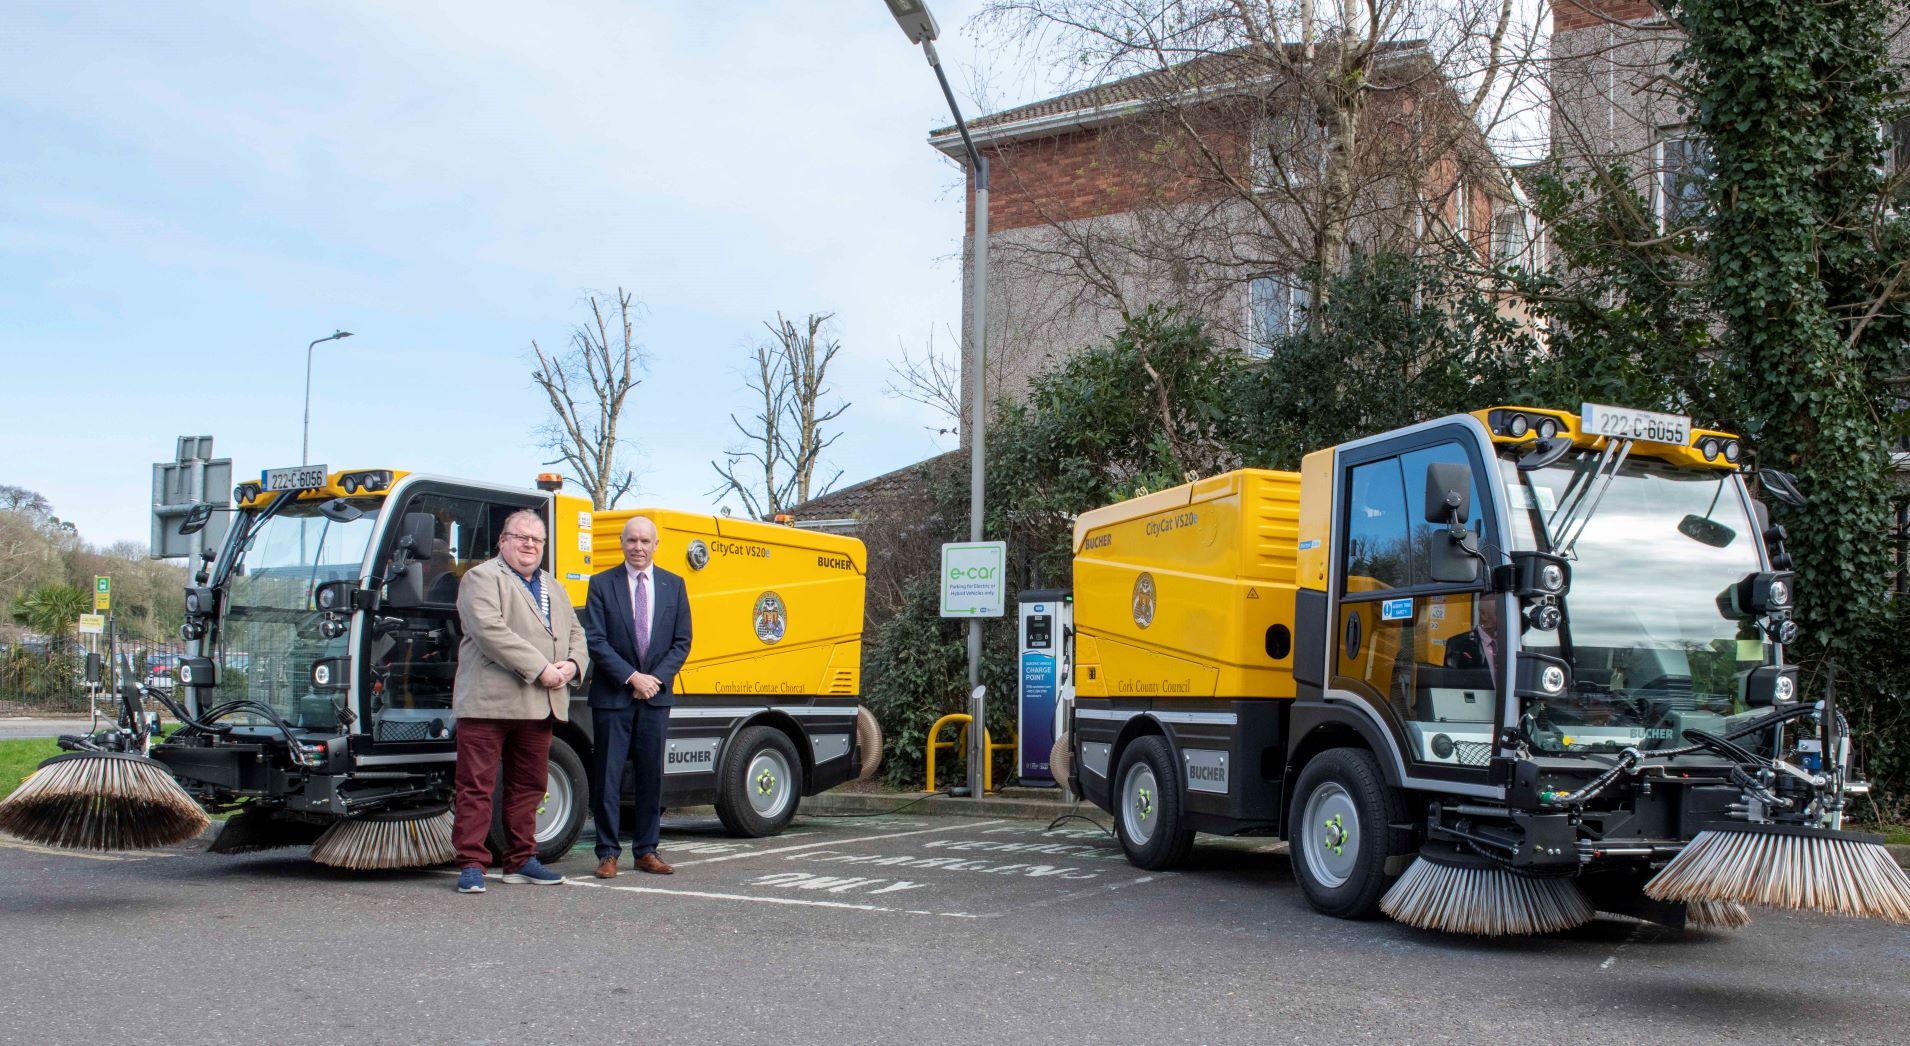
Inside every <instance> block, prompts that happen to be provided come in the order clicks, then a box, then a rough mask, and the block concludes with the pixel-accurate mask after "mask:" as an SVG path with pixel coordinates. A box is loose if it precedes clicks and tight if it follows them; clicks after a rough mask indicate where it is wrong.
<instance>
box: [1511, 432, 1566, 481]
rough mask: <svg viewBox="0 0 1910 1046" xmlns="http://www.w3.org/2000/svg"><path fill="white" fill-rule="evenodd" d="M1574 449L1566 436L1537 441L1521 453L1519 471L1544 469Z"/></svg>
mask: <svg viewBox="0 0 1910 1046" xmlns="http://www.w3.org/2000/svg"><path fill="white" fill-rule="evenodd" d="M1571 449H1572V441H1571V440H1570V439H1568V438H1566V437H1564V436H1553V437H1552V438H1551V439H1542V440H1537V441H1535V442H1534V443H1533V444H1532V446H1531V448H1530V449H1528V450H1527V451H1526V452H1525V453H1523V454H1521V455H1519V461H1518V465H1519V471H1520V472H1532V471H1535V470H1537V469H1542V468H1544V467H1545V466H1547V465H1550V464H1552V463H1553V462H1555V461H1557V460H1558V459H1560V458H1562V457H1564V456H1565V454H1566V452H1567V451H1570V450H1571Z"/></svg>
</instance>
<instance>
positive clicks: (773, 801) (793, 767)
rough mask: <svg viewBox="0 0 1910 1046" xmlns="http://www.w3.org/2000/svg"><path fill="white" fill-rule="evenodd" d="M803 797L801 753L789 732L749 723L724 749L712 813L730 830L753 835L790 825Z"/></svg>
mask: <svg viewBox="0 0 1910 1046" xmlns="http://www.w3.org/2000/svg"><path fill="white" fill-rule="evenodd" d="M801 799H802V758H801V757H800V756H798V755H797V754H796V746H795V745H793V744H790V743H789V736H788V735H787V734H784V733H783V732H782V731H781V730H778V729H776V728H775V727H773V726H752V727H748V728H746V729H745V730H743V732H742V733H739V734H737V735H736V740H734V741H732V742H730V744H729V746H728V747H727V749H725V751H724V752H723V769H722V772H721V773H720V774H718V776H717V786H716V816H717V817H719V818H721V819H722V821H723V827H725V828H727V829H729V830H730V834H731V835H740V836H743V837H744V838H748V839H754V838H757V837H760V836H765V835H775V834H776V833H778V832H780V831H782V830H783V829H784V828H787V827H789V822H790V819H792V818H794V817H795V816H796V805H797V803H798V802H800V801H801Z"/></svg>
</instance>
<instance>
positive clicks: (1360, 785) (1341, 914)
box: [1287, 748, 1406, 919]
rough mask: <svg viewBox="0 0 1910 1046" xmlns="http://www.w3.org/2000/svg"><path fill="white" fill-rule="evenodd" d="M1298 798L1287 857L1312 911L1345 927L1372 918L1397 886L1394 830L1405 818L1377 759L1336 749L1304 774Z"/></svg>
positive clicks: (1296, 789) (1296, 793)
mask: <svg viewBox="0 0 1910 1046" xmlns="http://www.w3.org/2000/svg"><path fill="white" fill-rule="evenodd" d="M1293 796H1294V798H1293V824H1292V825H1291V826H1290V828H1289V830H1288V833H1287V836H1288V852H1289V853H1290V854H1291V855H1292V858H1293V876H1294V878H1296V879H1298V880H1300V889H1301V890H1302V891H1303V892H1305V894H1306V899H1307V903H1308V904H1311V905H1312V906H1313V907H1314V908H1315V909H1316V910H1318V911H1321V912H1324V913H1326V914H1327V915H1331V916H1336V917H1338V918H1341V919H1365V918H1369V917H1371V916H1372V915H1373V914H1374V913H1376V912H1378V911H1379V899H1380V895H1381V894H1384V893H1385V892H1386V888H1387V887H1388V886H1390V885H1392V882H1393V878H1394V877H1393V876H1389V875H1387V874H1386V860H1387V858H1389V857H1391V856H1392V853H1391V851H1390V850H1389V845H1390V843H1389V840H1390V838H1391V835H1392V832H1391V830H1390V828H1389V825H1390V824H1391V823H1392V822H1394V821H1403V820H1405V816H1406V814H1405V805H1404V803H1403V802H1402V801H1401V798H1400V795H1399V793H1398V792H1397V791H1395V790H1394V789H1392V788H1391V787H1389V786H1388V785H1387V784H1386V778H1385V777H1383V776H1381V774H1380V770H1379V764H1378V763H1376V762H1374V761H1373V757H1372V755H1371V754H1370V753H1368V752H1366V751H1365V750H1364V749H1359V748H1335V749H1331V750H1329V751H1326V752H1322V753H1320V754H1319V755H1318V756H1316V757H1314V759H1313V761H1312V762H1310V763H1308V764H1307V765H1306V769H1304V770H1302V771H1300V779H1299V781H1298V782H1297V783H1296V784H1295V787H1294V792H1293Z"/></svg>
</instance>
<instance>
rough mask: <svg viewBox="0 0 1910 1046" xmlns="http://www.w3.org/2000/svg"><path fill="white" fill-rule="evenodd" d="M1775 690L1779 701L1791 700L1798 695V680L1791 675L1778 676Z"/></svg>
mask: <svg viewBox="0 0 1910 1046" xmlns="http://www.w3.org/2000/svg"><path fill="white" fill-rule="evenodd" d="M1773 692H1774V693H1775V694H1776V696H1777V699H1778V700H1779V701H1789V700H1790V699H1791V698H1794V697H1796V696H1797V680H1795V679H1792V678H1791V677H1790V676H1778V677H1777V684H1776V686H1775V688H1774V691H1773Z"/></svg>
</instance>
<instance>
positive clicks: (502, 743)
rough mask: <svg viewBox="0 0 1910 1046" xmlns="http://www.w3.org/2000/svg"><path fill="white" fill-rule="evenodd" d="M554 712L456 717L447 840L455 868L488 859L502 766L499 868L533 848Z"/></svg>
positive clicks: (508, 867)
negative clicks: (494, 800) (487, 844)
mask: <svg viewBox="0 0 1910 1046" xmlns="http://www.w3.org/2000/svg"><path fill="white" fill-rule="evenodd" d="M556 722H557V720H556V718H555V717H552V716H545V717H544V718H543V719H463V718H460V719H459V720H458V769H457V787H456V791H455V792H454V793H453V796H454V798H453V800H452V815H451V843H452V845H453V846H455V847H457V850H458V867H460V868H470V867H472V866H476V867H478V868H483V867H485V866H486V865H488V864H490V863H491V851H490V850H489V849H488V848H486V847H485V845H484V840H485V837H486V836H488V835H489V834H490V832H491V810H492V807H491V803H492V795H491V793H492V791H493V790H494V789H495V787H496V782H497V781H498V780H499V778H498V767H499V766H502V767H503V768H504V775H503V782H504V796H503V803H504V853H503V854H502V856H503V858H504V870H505V871H507V872H514V871H516V870H517V869H518V868H520V867H522V866H523V864H524V862H525V861H528V860H530V859H531V857H532V856H534V855H535V854H536V853H537V806H538V804H539V803H541V802H543V801H544V789H545V786H546V785H547V784H548V783H549V773H550V771H549V767H548V764H549V761H550V734H551V728H552V726H553V725H554V724H555V723H556Z"/></svg>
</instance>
